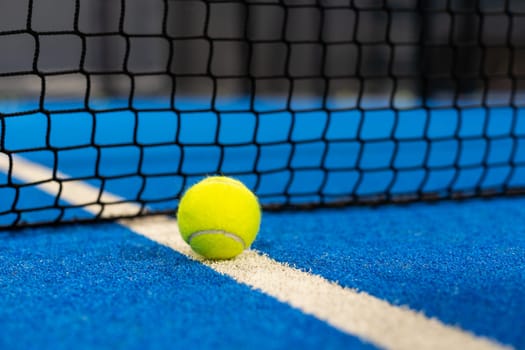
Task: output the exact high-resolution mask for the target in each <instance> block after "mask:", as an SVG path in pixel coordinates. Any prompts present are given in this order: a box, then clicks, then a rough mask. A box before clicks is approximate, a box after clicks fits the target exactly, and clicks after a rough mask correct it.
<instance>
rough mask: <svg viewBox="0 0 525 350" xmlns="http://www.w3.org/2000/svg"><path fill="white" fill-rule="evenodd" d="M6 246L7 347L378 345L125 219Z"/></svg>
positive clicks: (50, 231) (2, 257)
mask: <svg viewBox="0 0 525 350" xmlns="http://www.w3.org/2000/svg"><path fill="white" fill-rule="evenodd" d="M270 236H271V235H269V234H268V235H267V238H264V239H263V240H261V242H267V239H269V238H270ZM283 243H284V241H283ZM0 247H1V249H0V291H1V292H0V295H1V297H0V348H1V349H30V348H38V349H46V348H47V349H71V348H75V349H92V348H107V349H109V348H110V349H124V348H125V349H144V348H151V349H155V348H195V347H198V348H199V349H236V348H251V349H254V348H264V349H272V348H310V349H319V348H357V349H373V348H374V347H372V346H370V345H367V344H364V343H362V342H361V341H360V340H358V339H357V338H354V337H352V336H349V335H346V334H343V333H340V332H338V331H337V330H335V329H333V328H331V327H329V326H327V325H326V324H324V323H323V322H320V321H318V320H316V319H314V318H313V317H310V316H306V315H304V314H302V313H300V312H299V311H297V310H295V309H292V308H290V307H288V306H287V305H284V304H281V303H279V302H277V301H276V300H274V299H272V298H270V297H268V296H266V295H263V294H261V293H259V292H255V291H253V290H250V289H249V288H248V287H246V286H244V285H239V284H237V283H235V282H234V281H232V280H231V279H229V278H227V277H224V276H221V275H219V274H217V273H215V272H213V271H212V270H210V269H208V268H207V267H205V266H203V265H202V264H200V263H197V262H194V261H191V260H189V259H187V258H185V257H183V256H181V255H180V254H178V253H176V252H174V251H172V250H171V249H169V248H165V247H163V246H160V245H158V244H156V243H154V242H151V241H149V240H147V239H145V238H143V237H140V236H138V235H135V234H132V233H130V232H129V231H128V230H127V229H125V228H123V227H121V226H118V225H116V224H100V225H93V226H66V227H64V228H38V229H31V230H30V229H26V230H23V231H17V232H13V233H8V232H2V233H0ZM292 250H293V248H292Z"/></svg>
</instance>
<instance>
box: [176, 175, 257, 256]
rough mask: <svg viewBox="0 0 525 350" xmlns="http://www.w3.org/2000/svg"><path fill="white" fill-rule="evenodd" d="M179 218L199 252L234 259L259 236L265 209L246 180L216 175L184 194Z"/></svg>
mask: <svg viewBox="0 0 525 350" xmlns="http://www.w3.org/2000/svg"><path fill="white" fill-rule="evenodd" d="M177 221H178V224H179V230H180V233H181V235H182V238H183V239H184V240H185V241H186V242H187V243H188V244H189V245H190V246H191V248H192V249H193V250H194V251H195V252H197V253H198V254H200V255H202V256H204V257H205V258H208V259H230V258H233V257H235V256H237V255H239V254H240V253H242V251H243V250H244V249H247V248H249V247H250V245H251V244H252V243H253V241H254V240H255V237H256V236H257V232H258V231H259V226H260V224H261V209H260V206H259V202H258V200H257V197H256V196H255V194H253V193H252V192H251V191H250V190H249V189H248V188H247V187H246V186H245V185H244V184H243V183H242V182H240V181H238V180H234V179H232V178H229V177H225V176H212V177H208V178H206V179H204V180H202V181H200V182H198V183H197V184H195V185H193V186H192V187H190V189H188V191H187V192H186V193H185V194H184V196H183V197H182V199H181V201H180V203H179V209H178V212H177Z"/></svg>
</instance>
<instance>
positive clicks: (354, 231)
mask: <svg viewBox="0 0 525 350" xmlns="http://www.w3.org/2000/svg"><path fill="white" fill-rule="evenodd" d="M126 103H127V101H122V102H121V101H117V100H115V101H109V102H108V101H106V102H100V103H99V104H98V105H97V104H95V105H92V106H90V108H92V113H87V112H85V111H82V110H83V109H84V107H85V106H84V105H83V104H82V103H81V102H77V101H69V102H67V103H66V102H64V101H60V102H58V101H55V102H53V103H48V104H47V105H46V106H45V108H46V109H47V111H48V113H47V114H44V113H41V112H38V111H36V110H37V109H38V105H37V104H36V105H35V104H34V103H31V102H30V101H26V102H24V103H18V104H7V103H4V104H0V113H3V114H5V115H7V117H5V118H4V122H3V123H2V126H1V128H2V136H3V145H4V149H5V150H6V151H9V152H16V154H17V156H19V157H21V158H23V159H26V160H28V161H30V162H32V163H34V164H38V165H41V166H45V167H50V168H52V167H53V166H54V165H58V170H59V171H60V173H61V174H67V175H68V176H71V177H74V178H78V179H79V181H84V182H85V183H87V184H89V185H91V186H93V188H99V187H100V186H101V185H102V184H101V181H100V180H99V179H97V177H98V176H102V177H105V178H107V179H109V180H107V181H105V182H104V184H103V186H104V191H106V192H108V193H111V194H114V195H117V196H119V197H121V198H124V199H134V198H137V197H139V198H141V199H142V200H148V201H150V202H151V208H152V209H158V210H164V209H167V208H172V207H174V206H176V203H177V202H176V200H173V199H172V198H171V196H172V195H173V193H176V192H177V191H179V190H180V189H181V186H183V187H184V186H188V185H189V184H190V183H185V182H183V181H182V179H181V177H179V176H176V175H174V174H176V173H184V174H188V175H191V174H201V173H207V172H211V171H216V170H217V169H218V168H220V170H221V172H223V173H225V174H229V173H235V174H240V175H239V176H238V177H239V178H240V179H241V180H243V181H244V182H245V183H246V184H247V185H248V186H249V187H251V188H253V189H255V190H256V192H257V194H258V195H259V196H260V198H261V202H262V203H264V204H267V203H279V202H282V201H283V197H282V193H283V192H286V193H287V194H289V195H292V197H293V198H294V200H296V201H297V202H298V203H301V202H309V201H312V200H315V198H314V197H315V196H316V195H318V194H319V193H322V194H325V195H327V196H333V198H334V199H337V195H338V194H344V193H347V192H350V191H352V190H355V191H357V193H359V194H361V195H369V194H370V195H374V194H378V193H381V192H382V191H385V190H386V189H388V190H390V191H392V193H400V194H402V193H410V192H413V191H415V190H417V189H421V190H422V191H423V192H439V191H440V190H441V189H443V188H446V187H448V186H452V187H453V188H454V189H457V190H465V191H468V190H471V189H472V188H473V184H474V187H476V188H493V187H498V186H499V185H501V184H502V183H507V184H508V186H510V187H520V186H523V185H525V166H524V162H525V139H524V136H525V110H513V109H511V108H504V107H499V108H496V107H494V108H489V109H487V108H485V109H482V108H465V109H461V110H457V109H454V108H440V109H435V110H431V111H429V110H426V109H417V108H416V109H412V110H406V111H398V112H396V113H394V112H393V111H389V110H384V109H380V110H377V111H375V110H372V109H370V110H358V109H355V110H353V109H352V110H348V109H341V110H338V109H337V108H335V107H334V111H332V112H330V113H327V112H326V111H324V112H323V111H321V110H319V109H317V107H316V106H315V105H308V104H305V103H302V104H300V106H296V107H295V109H294V110H296V111H295V112H294V113H291V112H290V110H289V109H287V108H284V107H286V106H284V107H283V108H282V110H281V109H279V108H276V104H275V101H274V102H268V101H266V102H264V101H263V102H259V104H257V105H251V106H250V105H247V106H244V105H243V104H244V103H246V101H244V100H243V101H234V102H231V101H230V103H225V104H224V105H218V106H217V105H216V107H215V108H214V109H215V111H210V110H209V106H205V105H202V102H195V101H185V102H184V103H182V104H181V105H179V106H176V107H177V110H178V112H176V111H171V110H166V109H168V108H169V106H166V105H164V102H163V101H155V102H152V101H142V102H141V101H138V102H136V103H137V105H135V106H133V108H135V109H136V110H137V111H138V112H137V113H132V112H131V111H130V110H128V109H127V106H126ZM141 103H142V104H141ZM251 103H253V101H251ZM250 108H251V109H254V110H257V111H258V112H260V114H259V116H258V118H256V117H255V116H254V114H253V113H251V112H249V111H245V110H246V109H248V110H249V109H250ZM97 110H100V111H99V112H97ZM32 111H35V112H34V113H33V112H32ZM18 112H23V113H25V114H23V115H20V116H18V117H15V116H14V114H15V113H18ZM292 120H293V122H292ZM394 124H395V125H396V127H395V130H394V131H392V130H393V127H394ZM292 125H293V127H292ZM48 129H49V130H50V133H49V134H47V131H46V130H48ZM511 129H512V130H513V131H512V132H511ZM392 135H395V136H396V140H397V141H396V142H393V141H390V140H389V139H390V138H391V136H392ZM254 139H255V140H256V143H257V146H255V145H254V144H253V140H254ZM460 139H461V140H460ZM93 142H94V143H95V144H96V146H93ZM216 142H219V143H220V144H221V145H222V148H220V147H216V146H214V145H213V144H214V143H216ZM137 144H140V145H141V146H142V147H138V146H137ZM29 149H31V151H29ZM34 149H37V150H34ZM324 154H326V155H327V156H326V161H325V163H324V164H323V165H322V167H320V159H321V156H322V155H324ZM357 154H359V155H360V156H359V157H357ZM0 156H1V157H4V156H3V155H2V154H0ZM1 160H2V159H0V161H1ZM289 161H291V164H292V166H293V167H295V168H297V169H300V171H298V172H297V173H294V175H293V176H292V175H291V174H290V171H289V169H288V168H287V167H286V164H288V162H289ZM423 162H426V164H427V168H429V169H436V170H435V171H430V175H425V171H424V170H423V169H420V167H421V164H423ZM480 163H483V164H484V165H485V166H477V165H479V164H480ZM255 164H256V165H255ZM391 164H395V167H396V168H397V169H401V170H400V171H398V172H397V175H396V176H395V177H394V175H393V172H392V170H391V168H390V165H391ZM451 164H459V165H460V166H461V169H460V170H457V169H456V170H455V169H454V168H451ZM509 164H515V165H516V166H515V167H514V168H512V169H511V168H510V167H509ZM356 168H358V169H360V170H364V171H365V175H363V176H359V175H358V174H357V172H356V171H355V169H356ZM95 169H98V170H97V172H95ZM254 169H256V170H257V171H258V172H259V173H260V177H259V180H256V178H255V176H253V174H251V173H250V172H251V171H253V170H254ZM18 170H19V169H17V164H16V163H15V165H14V167H13V173H12V174H10V176H11V180H12V181H13V182H14V183H15V184H23V183H24V180H23V179H20V178H17V173H16V172H17V171H18ZM326 174H329V175H328V176H326ZM52 176H53V173H52V172H50V173H49V177H50V178H51V177H52ZM197 180H198V176H197V175H196V176H195V178H194V179H193V180H192V181H197ZM43 181H45V179H43ZM8 183H9V182H8V176H7V174H0V196H1V197H0V213H1V214H2V215H1V216H0V223H1V224H2V225H3V226H6V225H9V224H10V223H12V222H13V221H14V220H15V219H16V218H15V217H14V216H13V215H12V214H11V213H10V212H9V211H10V209H11V208H13V206H14V205H15V206H16V208H17V209H19V210H22V209H38V208H47V207H49V206H50V205H51V204H53V203H54V202H55V200H56V198H55V197H54V195H53V193H49V192H46V191H43V190H42V189H41V188H40V187H39V186H27V187H24V186H23V187H21V188H20V190H19V193H18V195H17V196H15V195H14V192H15V190H14V189H13V188H11V187H10V186H9V185H8ZM60 203H62V204H63V205H64V206H65V207H66V208H68V209H66V211H65V213H64V219H68V218H73V217H81V218H87V217H90V216H92V215H93V214H92V213H90V212H88V211H85V210H84V209H83V208H78V207H75V206H71V207H68V203H67V200H66V199H64V198H61V202H60ZM56 215H58V214H57V213H56V212H55V211H53V210H51V209H45V210H30V211H28V212H24V213H23V214H22V216H23V220H24V221H26V222H29V223H38V222H42V221H46V220H54V219H56ZM146 220H147V219H146ZM176 234H177V232H175V231H174V232H173V235H176ZM252 249H254V250H255V251H257V252H260V253H261V255H267V256H268V257H269V258H270V259H272V260H274V261H276V262H277V263H281V264H283V266H285V268H288V267H294V268H296V269H299V270H301V271H305V272H308V274H309V275H313V276H321V277H322V278H324V279H325V280H327V281H330V282H335V283H336V284H337V285H339V286H341V287H346V288H348V289H351V290H355V291H359V292H365V293H367V294H369V295H371V296H372V297H374V298H377V299H379V300H383V301H386V302H388V303H389V304H391V305H393V306H394V307H396V308H397V307H399V309H410V310H413V311H415V312H420V313H421V314H422V315H424V318H425V319H436V320H437V321H438V322H440V323H442V324H443V325H445V326H446V327H450V328H451V329H457V330H459V331H460V332H461V333H462V334H464V335H465V337H467V338H475V339H477V338H482V339H486V340H487V341H488V343H489V344H490V346H493V348H503V347H504V346H509V347H511V348H515V349H525V317H524V315H525V292H524V290H525V198H523V197H512V198H511V197H506V198H505V197H504V198H496V199H490V200H488V199H471V200H465V201H441V202H436V203H424V202H419V203H412V204H406V205H383V206H378V207H369V206H352V207H344V208H335V209H315V210H309V211H282V212H264V213H263V221H262V226H261V231H260V233H259V236H258V238H257V240H256V241H255V243H254V245H253V246H252ZM239 261H241V262H242V260H239ZM266 282H267V283H269V284H272V281H271V280H270V281H266ZM278 283H279V281H278V280H276V281H273V284H278ZM316 297H317V298H321V299H322V298H323V295H318V296H316ZM333 302H334V303H335V304H337V303H338V302H339V300H334V301H333ZM340 302H341V303H347V302H348V301H345V300H340ZM353 317H355V315H353ZM385 317H387V315H385ZM400 323H401V321H400ZM374 326H375V325H374V324H366V325H364V328H367V329H373V328H374ZM395 331H396V330H395V329H392V332H393V333H395ZM418 332H419V331H418V329H414V332H413V335H411V336H413V337H414V338H417V337H418V336H419V334H418ZM372 333H373V332H372ZM372 333H370V334H372ZM385 338H387V334H385ZM392 338H393V339H394V340H393V342H391V343H388V344H393V345H392V346H391V347H392V348H396V346H394V345H395V344H396V342H395V334H394V336H393V337H392ZM389 339H390V338H389ZM385 341H386V340H385ZM388 341H390V340H388ZM425 341H426V342H427V345H428V348H433V347H432V344H434V342H435V341H436V339H430V338H429V339H424V341H423V342H424V343H425ZM409 343H410V342H409ZM381 344H384V343H381V341H380V340H378V339H377V338H367V337H366V336H363V335H362V334H354V333H352V332H347V331H344V330H341V329H340V328H338V327H334V326H333V325H332V323H331V322H330V320H326V319H323V318H322V317H319V316H318V315H315V314H310V313H308V312H304V310H302V309H301V308H300V307H296V306H293V305H292V304H291V303H289V302H286V301H282V300H279V298H276V297H274V296H272V295H270V294H268V293H265V292H262V291H260V290H258V289H254V288H252V287H250V286H249V285H246V284H243V283H239V282H237V281H236V280H234V279H232V278H231V277H229V276H228V275H222V274H219V273H217V272H216V271H215V270H214V269H212V268H210V267H209V265H206V264H203V263H201V262H200V261H198V260H194V259H189V258H188V257H186V256H185V255H183V254H181V253H180V252H178V251H176V250H173V249H171V248H169V247H166V246H164V245H160V244H158V243H156V242H154V241H152V240H149V239H147V238H145V237H143V236H140V235H137V234H136V233H134V232H133V230H132V229H130V228H129V227H128V226H126V225H125V224H121V223H119V222H115V223H95V224H82V225H81V224H68V225H62V226H52V227H48V226H46V227H33V228H25V229H21V230H9V229H7V228H6V229H3V230H2V231H1V232H0V348H1V349H32V348H38V349H70V348H76V349H92V348H103V349H144V348H151V349H166V348H188V347H191V348H199V349H248V348H249V349H255V348H260V349H294V348H305V349H353V348H355V349H376V348H382V347H383V346H382V345H381ZM462 345H463V344H462V343H457V347H456V348H458V349H462V348H463V346H462ZM399 348H401V347H399Z"/></svg>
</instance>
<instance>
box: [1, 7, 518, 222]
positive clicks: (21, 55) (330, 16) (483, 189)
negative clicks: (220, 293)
mask: <svg viewBox="0 0 525 350" xmlns="http://www.w3.org/2000/svg"><path fill="white" fill-rule="evenodd" d="M0 52H1V54H0V132H1V133H0V141H1V143H0V147H1V149H0V225H2V226H21V225H25V224H37V223H38V224H40V223H57V222H67V221H79V220H93V219H100V218H102V217H107V216H117V217H119V216H134V215H141V214H146V213H157V212H174V211H175V210H176V207H177V203H178V199H179V198H180V196H181V194H182V193H183V191H184V190H185V189H186V188H187V187H188V186H189V185H191V184H192V183H194V182H195V181H197V180H198V179H200V178H202V177H203V176H206V175H211V174H225V175H230V176H235V177H237V178H239V179H241V180H242V181H244V182H245V183H246V184H247V185H248V186H249V187H250V188H252V189H253V190H254V191H256V193H257V194H258V195H259V197H260V199H261V202H262V203H263V205H264V206H265V207H266V208H286V207H288V208H290V207H317V206H323V205H338V204H341V205H342V204H352V203H380V202H381V203H382V202H398V201H414V200H422V199H444V198H463V197H471V196H482V195H500V194H507V195H508V194H515V193H523V192H524V188H525V109H524V107H525V2H524V1H522V0H454V1H452V0H428V1H423V0H419V1H418V0H325V1H323V0H318V1H314V0H293V1H292V0H290V1H285V0H279V1H278V0H251V1H218V0H217V1H213V0H208V1H199V0H193V1H186V0H184V1H175V0H164V1H161V0H149V1H143V0H133V1H131V0H120V1H117V0H112V1H108V0H76V1H72V0H38V1H36V0H16V1H14V0H8V1H0ZM79 184H80V185H82V184H83V185H87V186H89V190H86V191H83V190H81V189H79V188H78V187H76V186H77V185H79ZM75 193H76V196H77V198H76V199H74V200H71V198H74V197H75ZM108 194H111V195H108ZM122 204H130V205H133V206H134V208H135V209H136V210H135V211H134V212H130V211H129V210H123V211H121V212H119V211H118V205H122ZM110 207H113V208H115V209H114V210H112V211H111V214H108V208H110ZM128 209H129V208H128Z"/></svg>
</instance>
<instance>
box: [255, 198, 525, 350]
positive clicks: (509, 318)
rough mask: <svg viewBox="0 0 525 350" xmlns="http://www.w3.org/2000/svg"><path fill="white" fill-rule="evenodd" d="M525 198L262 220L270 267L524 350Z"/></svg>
mask: <svg viewBox="0 0 525 350" xmlns="http://www.w3.org/2000/svg"><path fill="white" fill-rule="evenodd" d="M524 223H525V198H515V199H508V198H506V199H494V200H469V201H465V202H450V201H447V202H441V203H438V204H421V203H419V204H413V205H403V206H385V207H380V208H376V209H374V208H369V207H351V208H345V209H330V210H316V211H311V212H285V213H266V215H265V217H264V226H263V230H262V234H261V235H260V237H259V239H258V240H257V241H256V242H255V244H254V247H255V248H256V249H258V250H261V251H263V252H265V253H268V254H269V255H270V256H271V257H273V258H274V259H276V260H278V261H284V262H287V263H290V264H293V265H296V266H297V267H299V268H302V269H305V270H309V271H312V272H313V273H315V274H319V275H322V276H324V277H326V278H328V279H330V280H335V281H338V282H339V283H341V284H342V285H344V286H348V287H351V288H357V289H359V290H363V291H366V292H368V293H370V294H372V295H374V296H377V297H379V298H382V299H385V300H388V301H390V302H391V303H393V304H396V305H407V306H409V307H410V308H412V309H415V310H420V311H422V312H424V313H425V314H426V315H428V316H432V317H437V318H439V319H440V320H442V321H444V322H445V323H447V324H451V325H458V326H460V327H461V328H464V329H467V330H470V331H472V332H474V333H476V334H478V335H483V336H487V337H490V338H494V339H496V340H498V341H500V342H503V343H506V344H511V345H513V346H515V347H516V348H518V349H525V331H524V330H525V317H524V315H525V292H524V290H525V225H524Z"/></svg>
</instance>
